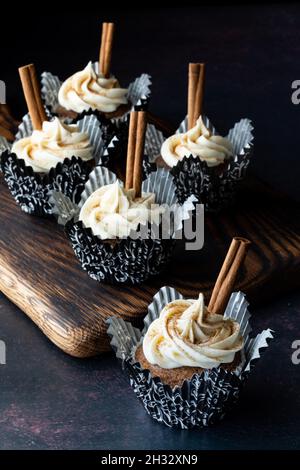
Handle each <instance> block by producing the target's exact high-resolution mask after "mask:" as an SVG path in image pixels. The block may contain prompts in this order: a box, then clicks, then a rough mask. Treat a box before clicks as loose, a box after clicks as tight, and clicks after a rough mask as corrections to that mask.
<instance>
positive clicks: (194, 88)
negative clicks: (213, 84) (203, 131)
mask: <svg viewBox="0 0 300 470" xmlns="http://www.w3.org/2000/svg"><path fill="white" fill-rule="evenodd" d="M204 75H205V64H193V63H190V64H189V84H188V128H189V129H191V128H192V127H194V126H195V124H196V121H197V119H198V118H199V116H200V115H201V113H202V104H203V95H204Z"/></svg>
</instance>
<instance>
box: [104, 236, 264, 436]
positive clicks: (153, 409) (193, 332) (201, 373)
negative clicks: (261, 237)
mask: <svg viewBox="0 0 300 470" xmlns="http://www.w3.org/2000/svg"><path fill="white" fill-rule="evenodd" d="M237 240H239V239H237ZM236 245H238V246H236ZM233 248H234V249H235V248H237V249H236V252H235V253H233V251H232V249H233ZM243 250H244V251H243ZM245 251H246V250H245V245H243V243H242V242H238V241H235V242H233V244H232V246H231V253H230V256H231V255H233V261H231V262H230V266H229V265H228V262H229V258H230V257H228V256H227V261H226V263H227V264H226V263H224V265H223V268H222V270H221V272H220V275H219V277H218V280H217V282H216V286H215V288H214V291H213V294H212V297H211V301H210V302H209V305H208V307H206V306H205V303H204V297H203V295H202V294H201V293H200V294H199V297H198V298H197V299H184V298H183V296H182V295H181V294H180V293H178V292H177V291H176V290H175V289H173V288H172V287H163V288H161V289H160V290H159V292H158V293H157V294H156V295H155V296H154V298H153V302H152V303H151V304H150V305H149V307H148V315H147V316H146V317H145V319H144V329H143V331H139V330H137V329H136V328H133V327H132V325H131V324H130V323H128V322H125V321H124V320H122V319H120V318H110V319H109V320H108V324H109V327H108V334H109V335H110V336H111V345H112V347H113V349H114V350H115V352H116V355H117V357H118V358H119V359H121V360H122V363H123V365H124V367H125V369H126V370H127V372H128V373H129V377H130V384H131V386H132V387H133V390H134V392H135V393H136V395H137V396H138V398H139V399H140V400H141V401H142V403H143V406H144V408H145V410H146V411H147V413H148V414H149V415H150V416H151V417H152V418H153V419H155V420H157V421H159V422H162V423H164V424H166V425H167V426H170V427H172V426H175V427H180V428H182V429H187V428H193V427H198V426H208V425H210V424H213V423H215V422H216V421H218V420H220V419H221V418H222V417H223V416H224V415H225V414H226V413H227V411H228V410H229V409H230V408H231V407H232V405H233V404H234V403H235V402H236V401H237V399H238V397H239V394H240V391H241V389H242V386H243V385H244V383H245V379H246V378H247V377H248V376H249V373H250V372H251V369H252V366H253V365H254V362H256V361H257V359H258V358H259V357H260V354H261V351H262V349H265V348H266V347H267V346H268V342H269V340H270V339H271V338H272V337H273V336H272V332H271V330H269V329H268V330H264V331H263V332H262V333H260V334H258V335H257V336H256V337H255V338H250V335H249V333H250V331H251V328H250V325H249V318H250V314H249V312H248V302H247V301H246V298H245V295H244V294H243V293H242V292H234V293H232V294H231V289H232V285H233V283H234V281H235V279H236V269H237V268H238V267H239V266H240V265H241V261H242V259H243V258H244V257H245ZM231 260H232V258H231ZM232 266H233V268H232ZM228 268H229V269H228ZM232 269H233V271H232ZM233 273H235V274H233ZM221 281H222V282H221ZM224 304H225V307H224V311H223V312H222V313H215V311H219V309H220V308H221V306H222V305H224ZM211 305H213V306H211ZM222 308H223V307H222Z"/></svg>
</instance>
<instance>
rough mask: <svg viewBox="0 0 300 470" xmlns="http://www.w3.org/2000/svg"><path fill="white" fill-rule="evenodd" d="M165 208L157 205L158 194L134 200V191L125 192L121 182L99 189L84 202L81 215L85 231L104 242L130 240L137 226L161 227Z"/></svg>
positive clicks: (144, 194)
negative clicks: (156, 224)
mask: <svg viewBox="0 0 300 470" xmlns="http://www.w3.org/2000/svg"><path fill="white" fill-rule="evenodd" d="M162 212H163V207H162V206H159V205H157V204H155V194H153V193H143V194H142V196H141V197H138V198H135V192H134V190H133V189H129V190H126V189H124V188H123V187H122V186H121V185H120V183H119V182H118V181H116V182H115V183H113V184H108V185H106V186H102V187H101V188H99V189H97V190H96V191H95V192H94V193H92V194H91V195H90V196H89V198H88V199H87V200H86V201H85V203H84V205H83V206H82V208H81V211H80V214H79V220H81V221H82V222H83V224H84V226H85V227H89V228H91V230H92V232H93V234H94V235H98V236H99V237H100V238H101V239H108V238H116V237H119V238H122V237H128V236H129V234H130V232H131V231H132V230H136V229H137V227H138V225H139V224H141V225H145V224H146V223H147V222H153V223H159V219H160V214H161V213H162Z"/></svg>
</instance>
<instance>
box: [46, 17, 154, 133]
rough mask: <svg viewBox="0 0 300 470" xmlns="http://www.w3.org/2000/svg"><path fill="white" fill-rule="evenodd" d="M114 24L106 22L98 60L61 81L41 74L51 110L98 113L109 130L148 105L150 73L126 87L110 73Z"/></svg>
mask: <svg viewBox="0 0 300 470" xmlns="http://www.w3.org/2000/svg"><path fill="white" fill-rule="evenodd" d="M113 33H114V24H113V23H103V25H102V38H101V48H100V55H99V62H96V63H93V62H92V61H89V62H88V64H87V65H86V66H85V67H84V68H83V70H81V71H79V72H76V73H74V74H73V75H72V76H71V77H69V78H67V79H66V80H65V81H64V82H61V81H60V80H59V79H58V77H55V76H53V75H52V74H50V73H47V72H45V73H43V75H42V93H43V97H44V100H45V103H46V105H47V106H49V108H50V109H51V111H52V112H54V113H58V114H59V115H61V116H62V117H65V118H71V119H79V118H80V117H82V116H83V115H86V114H95V115H96V116H97V118H98V119H99V120H100V121H101V123H102V125H103V127H104V128H106V131H107V132H108V131H109V130H110V124H112V123H113V124H114V131H116V129H117V128H118V125H119V124H120V123H121V122H122V121H124V120H126V117H127V116H128V115H129V113H130V111H132V110H134V109H137V110H141V109H145V108H146V106H147V103H148V100H149V97H150V88H149V87H150V84H151V81H150V77H149V75H147V74H142V75H141V76H140V77H138V78H137V79H136V80H135V81H134V82H132V83H130V84H129V85H128V86H127V87H123V86H121V85H120V82H119V80H118V79H117V78H116V77H115V76H114V75H112V74H111V72H110V64H111V54H112V43H113Z"/></svg>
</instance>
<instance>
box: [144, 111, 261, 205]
mask: <svg viewBox="0 0 300 470" xmlns="http://www.w3.org/2000/svg"><path fill="white" fill-rule="evenodd" d="M203 119H204V123H205V125H206V126H207V127H208V128H209V129H210V130H211V132H212V133H213V134H217V131H216V129H215V128H214V126H213V125H212V124H211V122H210V121H209V119H208V118H207V117H205V116H204V117H203ZM187 130H188V128H187V118H185V119H184V121H183V122H182V123H181V125H180V127H179V128H178V130H177V131H176V133H185V132H187ZM252 130H253V126H252V124H251V121H250V120H249V119H241V121H239V122H238V123H236V124H235V125H234V127H233V128H232V129H231V130H230V131H229V133H228V135H227V138H228V139H229V140H230V142H231V143H232V145H233V149H234V157H233V158H232V159H231V160H225V162H224V165H222V169H221V168H220V167H219V166H217V167H209V166H208V165H207V163H206V162H205V161H201V160H200V159H199V158H197V157H193V156H192V155H191V156H189V157H184V158H183V159H182V160H180V161H178V163H177V165H175V166H174V167H173V168H171V170H170V172H171V174H172V176H173V178H174V184H175V186H176V196H177V199H178V201H179V202H180V203H183V202H184V201H185V200H186V199H187V198H188V197H189V196H191V195H192V194H193V195H194V196H195V197H196V198H197V200H198V201H199V202H201V203H202V204H204V206H205V210H206V211H209V212H217V211H219V210H221V209H223V208H225V207H227V206H229V205H230V204H231V203H232V201H233V200H234V196H235V193H236V189H237V187H238V184H239V183H240V182H241V181H242V180H243V179H244V177H245V174H246V171H247V168H248V166H249V163H250V159H251V156H252V150H253V134H252ZM153 139H155V140H156V141H157V143H158V144H160V145H162V143H163V140H164V138H163V136H162V134H161V133H160V132H159V131H157V130H156V132H155V135H153ZM151 161H155V158H154V159H153V160H151Z"/></svg>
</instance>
